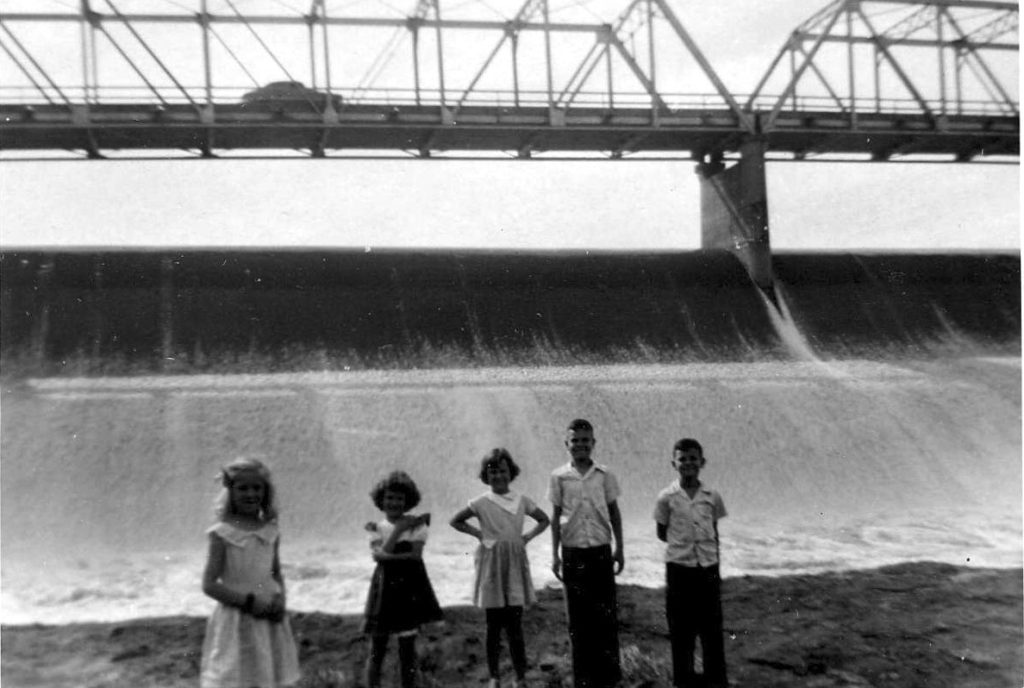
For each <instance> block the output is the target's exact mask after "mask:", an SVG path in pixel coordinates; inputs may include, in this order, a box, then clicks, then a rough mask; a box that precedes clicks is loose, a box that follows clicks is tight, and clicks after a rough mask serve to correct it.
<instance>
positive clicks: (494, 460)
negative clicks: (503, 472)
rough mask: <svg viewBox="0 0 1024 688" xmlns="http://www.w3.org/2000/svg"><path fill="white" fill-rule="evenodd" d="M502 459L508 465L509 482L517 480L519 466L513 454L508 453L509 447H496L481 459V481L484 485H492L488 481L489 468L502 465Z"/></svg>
mask: <svg viewBox="0 0 1024 688" xmlns="http://www.w3.org/2000/svg"><path fill="white" fill-rule="evenodd" d="M502 461H504V462H505V465H506V466H508V474H509V476H510V477H509V482H511V481H512V480H515V479H516V476H517V475H519V466H518V465H516V462H515V460H513V458H512V455H511V454H509V453H508V449H505V448H503V447H496V448H494V449H492V450H491V451H489V452H487V454H485V455H484V458H483V459H481V460H480V482H482V483H483V484H484V485H490V483H489V482H487V469H488V468H489V467H491V466H500V465H501V462H502Z"/></svg>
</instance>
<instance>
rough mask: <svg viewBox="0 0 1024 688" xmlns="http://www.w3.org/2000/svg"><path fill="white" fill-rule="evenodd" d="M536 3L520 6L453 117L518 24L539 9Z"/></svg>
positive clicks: (460, 101)
mask: <svg viewBox="0 0 1024 688" xmlns="http://www.w3.org/2000/svg"><path fill="white" fill-rule="evenodd" d="M535 3H536V0H526V2H524V3H523V5H522V7H520V8H519V11H518V12H516V14H515V17H514V18H513V19H512V20H511V21H509V23H508V28H507V29H506V30H505V31H503V32H502V34H501V38H500V39H498V42H497V44H496V45H495V46H494V49H493V50H491V54H490V55H488V56H487V59H486V60H484V63H483V65H482V66H481V67H480V69H479V70H478V71H477V73H476V75H475V76H474V77H473V79H472V80H471V81H470V82H469V85H468V86H467V87H466V90H465V91H463V92H462V95H461V96H459V100H458V102H456V103H455V107H453V108H452V116H453V117H454V116H455V115H456V114H458V112H459V110H460V109H461V108H462V104H463V103H464V102H465V100H466V98H467V97H469V94H470V93H472V92H473V89H474V88H476V85H477V83H478V82H479V81H480V79H481V78H483V75H484V72H486V71H487V68H488V67H490V66H491V63H492V62H493V61H494V58H495V57H497V56H498V52H499V51H500V50H501V48H502V47H503V46H504V45H505V41H507V40H509V39H510V38H511V37H512V35H513V34H514V33H515V32H516V31H517V29H516V26H517V25H518V24H519V23H521V22H523V21H526V20H527V19H529V18H530V16H531V15H532V14H533V13H534V12H536V11H537V10H536V7H537V6H536V4H535Z"/></svg>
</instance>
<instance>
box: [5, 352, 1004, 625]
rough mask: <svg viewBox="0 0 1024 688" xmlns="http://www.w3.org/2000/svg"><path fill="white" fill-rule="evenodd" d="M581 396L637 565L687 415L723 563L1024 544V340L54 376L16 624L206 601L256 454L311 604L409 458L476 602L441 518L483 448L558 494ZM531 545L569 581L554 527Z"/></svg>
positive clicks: (791, 568)
mask: <svg viewBox="0 0 1024 688" xmlns="http://www.w3.org/2000/svg"><path fill="white" fill-rule="evenodd" d="M825 368H827V369H825ZM197 391H198V392H203V393H202V394H195V392H197ZM93 392H95V393H100V394H102V395H103V396H102V398H85V397H80V396H78V395H80V394H89V393H93ZM248 392H251V393H248ZM575 416H584V417H588V418H590V419H591V420H592V421H594V422H595V425H596V428H597V437H598V453H599V454H598V459H599V460H600V461H605V462H607V463H609V464H610V465H611V467H612V468H613V469H614V470H616V471H617V472H618V474H619V476H620V480H621V482H622V484H623V489H624V493H623V496H622V498H621V505H622V510H623V514H624V518H625V525H626V534H627V543H626V546H627V557H628V562H627V568H626V571H625V572H624V574H623V575H622V577H621V578H620V582H622V583H635V584H640V585H647V586H659V585H661V579H662V575H663V574H662V564H661V545H660V543H659V542H658V541H657V540H656V539H655V537H654V527H653V522H652V521H651V514H650V511H651V508H652V502H653V499H654V496H655V495H656V494H657V491H658V490H659V489H660V488H661V487H663V486H664V485H666V484H667V483H668V482H669V481H671V480H672V479H673V475H672V472H671V468H670V467H669V465H668V459H669V451H668V449H669V448H670V447H671V445H672V443H673V442H674V440H675V439H677V438H678V437H679V436H684V435H690V436H695V437H697V438H698V439H700V440H701V441H702V443H703V444H704V446H705V448H706V454H707V457H708V465H707V468H706V469H705V473H704V476H703V477H704V478H705V479H706V480H707V482H708V483H709V484H710V485H713V486H714V487H716V488H717V489H719V490H720V491H721V492H722V494H723V496H724V498H725V500H726V504H727V506H728V508H729V511H730V515H729V517H728V518H727V519H726V520H725V521H724V522H723V525H722V538H723V556H724V562H723V568H724V573H725V575H726V576H737V575H747V574H766V575H781V574H788V573H802V572H816V571H824V570H834V569H845V568H862V567H870V566H877V565H882V564H888V563H895V562H899V561H907V560H921V559H930V560H938V561H945V562H949V563H955V564H963V565H969V566H1001V567H1004V566H1006V567H1008V566H1014V567H1017V566H1020V565H1021V558H1022V552H1021V550H1022V546H1021V537H1022V533H1021V497H1020V484H1021V462H1020V456H1021V433H1020V359H1019V358H1010V359H1007V358H1000V359H958V360H946V361H929V362H920V361H888V362H877V361H845V362H829V364H828V366H826V367H824V368H823V366H822V365H821V364H819V363H816V362H814V361H796V362H761V363H742V364H700V365H679V366H646V365H645V366H628V365H623V366H590V367H577V368H552V369H537V368H531V369H490V370H473V371H466V370H462V371H412V372H407V373H402V372H397V371H391V372H385V371H374V372H365V373H359V374H351V375H349V374H345V373H341V374H322V375H319V374H306V375H291V376H289V375H281V376H224V377H218V376H202V377H183V378H109V379H101V380H94V379H91V380H36V381H31V382H30V383H28V384H27V385H25V386H24V387H23V388H22V389H19V390H13V391H10V392H9V393H7V394H6V395H5V398H4V413H3V416H2V418H0V420H2V421H3V433H2V441H3V457H4V476H3V477H4V480H3V483H2V490H3V495H2V501H0V505H2V508H3V519H2V528H3V538H2V553H3V561H2V590H0V621H2V622H3V623H8V624H10V623H32V622H46V623H67V622H72V621H83V620H113V619H125V618H138V617H143V616H153V615H167V614H200V615H203V614H206V613H208V612H209V610H210V607H211V604H212V603H211V602H210V600H208V599H207V598H205V597H204V596H203V595H202V593H201V591H200V586H199V579H200V575H201V571H202V565H203V562H202V557H203V555H204V552H205V538H204V536H203V530H204V528H205V527H206V526H207V525H208V524H209V521H210V513H211V512H210V502H211V500H212V498H213V496H214V494H215V492H216V485H215V483H214V482H213V480H212V478H213V476H214V475H215V474H216V469H217V467H218V466H219V465H221V464H222V463H223V462H224V461H225V460H227V459H229V458H231V457H233V456H235V455H238V454H242V453H256V454H259V455H261V456H264V457H267V460H268V461H269V463H270V465H271V466H272V468H273V469H274V473H275V476H276V481H277V485H278V488H279V490H280V493H281V496H282V514H283V515H282V529H283V533H284V541H283V544H282V556H283V560H284V565H285V575H286V577H287V580H288V585H289V594H290V603H291V606H292V607H293V608H295V609H298V610H319V611H326V612H346V613H351V612H359V611H360V609H361V606H362V603H363V597H364V595H365V593H366V588H367V586H368V582H369V576H370V573H371V571H372V562H371V560H370V558H369V556H368V553H367V549H366V542H365V540H364V539H363V534H362V532H361V531H360V524H362V523H363V522H365V521H366V520H368V519H369V518H373V517H375V516H376V514H375V512H374V509H373V506H372V504H371V503H370V500H369V497H368V496H367V492H368V491H369V489H370V487H371V485H372V483H373V481H374V480H375V479H376V478H377V477H378V476H380V475H382V474H383V473H384V472H386V471H387V470H389V469H391V468H397V467H401V468H405V469H407V470H409V471H410V472H411V473H412V474H413V476H414V478H416V479H417V481H418V482H419V484H420V487H421V489H422V491H423V493H424V502H423V505H422V509H423V510H429V511H431V512H432V513H433V514H434V515H435V526H434V528H433V532H432V535H431V541H430V543H429V544H428V547H427V555H426V561H427V566H428V569H429V571H430V574H431V577H432V580H433V582H434V585H435V587H436V588H437V591H438V595H439V597H440V598H441V600H442V602H443V603H445V604H458V603H466V602H468V601H469V587H470V582H471V578H472V564H471V562H472V550H473V546H474V543H473V541H472V540H471V539H470V538H467V537H465V536H464V535H461V534H459V533H456V532H455V531H452V530H451V529H450V528H448V527H447V526H446V525H445V522H446V521H447V518H448V517H450V515H451V514H454V513H455V511H457V510H458V509H459V508H461V507H462V506H463V505H464V504H465V502H466V501H467V500H468V499H470V498H471V497H473V496H474V495H475V494H478V493H479V492H481V491H482V490H483V489H485V488H484V486H483V485H482V484H480V483H479V482H478V481H477V479H476V477H475V474H476V470H477V462H478V457H480V456H482V455H483V453H484V452H485V451H486V450H487V449H489V448H490V447H493V446H506V447H508V448H509V449H510V451H511V452H512V454H513V455H514V456H515V457H516V458H517V460H518V461H519V463H520V464H521V466H522V468H523V474H522V475H521V476H520V477H519V478H518V479H517V481H516V485H515V486H516V487H517V489H519V490H520V491H522V492H524V493H526V494H528V495H531V496H533V497H534V498H535V499H538V500H543V497H544V491H545V485H546V476H547V475H548V473H549V472H550V470H551V468H553V467H554V466H555V465H557V464H558V463H560V462H562V461H564V460H565V456H564V454H563V452H562V450H561V447H560V441H561V434H562V428H563V426H564V424H565V422H567V421H568V419H570V418H572V417H575ZM530 551H531V560H532V565H533V571H534V576H535V581H536V583H537V584H538V585H539V586H545V585H553V584H555V581H554V578H553V576H552V574H551V573H550V571H548V569H547V564H548V562H549V560H550V545H549V541H548V540H547V537H546V536H542V537H541V538H540V539H538V540H537V541H535V542H534V543H533V544H532V545H531V548H530Z"/></svg>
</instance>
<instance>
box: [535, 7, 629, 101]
mask: <svg viewBox="0 0 1024 688" xmlns="http://www.w3.org/2000/svg"><path fill="white" fill-rule="evenodd" d="M639 4H640V0H633V2H631V3H630V4H629V7H627V8H626V9H625V10H623V12H622V13H621V14H619V18H618V20H617V21H616V22H615V24H614V25H613V26H608V27H606V28H607V31H606V33H605V34H598V35H597V36H595V40H594V44H593V45H592V46H591V47H590V50H589V51H588V52H587V54H586V56H585V57H584V58H583V60H582V61H581V62H580V64H579V66H578V67H577V68H576V71H575V72H574V73H573V75H572V76H571V77H570V78H569V81H568V83H567V84H566V87H565V89H564V90H563V91H562V92H561V93H560V94H559V95H558V98H557V99H556V100H555V102H556V103H564V104H565V105H566V106H568V105H570V104H572V102H573V101H574V100H576V96H577V95H579V92H580V90H581V89H582V88H583V84H585V83H586V82H587V79H589V78H590V75H591V74H593V72H594V69H596V68H597V63H598V62H600V60H601V58H602V57H606V56H608V55H609V54H610V49H609V46H610V45H611V42H612V40H611V38H612V36H617V35H618V34H619V31H621V30H622V27H623V25H625V23H626V21H627V20H628V19H629V17H630V15H631V14H632V13H633V10H634V9H635V8H636V7H637V5H639ZM602 44H603V45H604V48H603V49H601V48H600V46H601V45H602ZM584 71H585V73H584ZM577 79H579V80H578V81H577ZM574 84H575V87H574ZM570 89H571V90H572V92H571V94H570ZM566 94H569V97H568V99H567V98H566Z"/></svg>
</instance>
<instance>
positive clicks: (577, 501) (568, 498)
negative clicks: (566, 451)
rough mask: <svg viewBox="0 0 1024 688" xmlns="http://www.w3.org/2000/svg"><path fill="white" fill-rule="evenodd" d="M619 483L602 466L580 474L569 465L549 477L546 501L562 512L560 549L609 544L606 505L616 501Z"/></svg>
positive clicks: (610, 529) (609, 516)
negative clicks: (562, 547)
mask: <svg viewBox="0 0 1024 688" xmlns="http://www.w3.org/2000/svg"><path fill="white" fill-rule="evenodd" d="M619 493H620V490H619V481H618V480H616V478H615V475H614V474H613V473H611V472H610V471H609V470H608V468H607V467H606V466H598V465H597V464H593V465H592V466H591V467H590V468H589V469H588V470H587V472H586V473H584V474H580V472H579V471H577V470H576V469H575V468H574V467H573V465H572V462H571V461H570V462H569V463H567V464H565V465H564V466H560V467H558V468H556V469H555V470H554V471H553V472H552V473H551V482H550V483H549V485H548V499H549V500H550V501H551V503H552V504H553V505H554V506H557V507H561V508H562V517H561V519H560V523H559V526H560V528H561V534H562V545H563V546H564V547H598V546H601V545H607V544H611V541H612V521H611V515H610V514H609V511H608V505H609V504H611V503H612V502H614V501H616V500H617V499H618V498H619Z"/></svg>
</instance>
